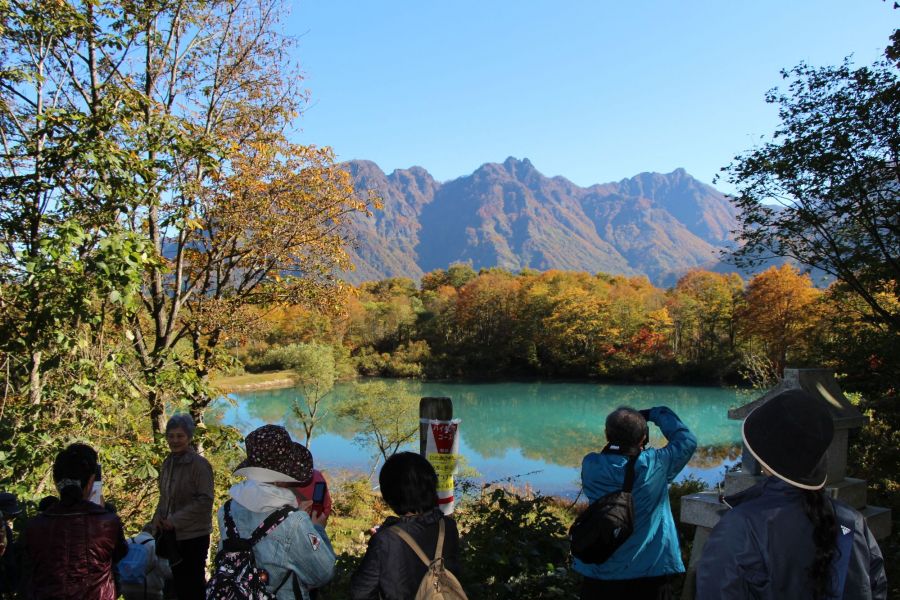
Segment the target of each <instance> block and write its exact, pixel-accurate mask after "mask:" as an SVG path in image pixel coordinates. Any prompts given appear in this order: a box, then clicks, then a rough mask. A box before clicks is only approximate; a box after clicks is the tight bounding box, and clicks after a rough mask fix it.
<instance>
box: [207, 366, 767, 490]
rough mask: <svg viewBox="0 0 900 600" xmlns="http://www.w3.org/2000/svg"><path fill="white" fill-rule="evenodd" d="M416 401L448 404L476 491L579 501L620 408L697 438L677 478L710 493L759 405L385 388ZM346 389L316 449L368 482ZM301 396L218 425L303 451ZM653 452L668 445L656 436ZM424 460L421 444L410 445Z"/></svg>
mask: <svg viewBox="0 0 900 600" xmlns="http://www.w3.org/2000/svg"><path fill="white" fill-rule="evenodd" d="M383 381H386V382H387V383H388V384H389V385H391V386H397V387H398V389H403V390H405V391H407V392H409V393H412V394H414V395H416V396H419V397H421V396H447V397H450V398H451V399H452V400H453V414H454V417H456V418H459V419H461V420H462V423H461V424H460V433H461V439H460V451H461V453H462V455H463V456H464V460H465V464H466V465H467V466H468V467H470V472H471V469H474V471H475V472H477V477H476V478H477V479H478V480H479V481H491V482H493V481H498V482H499V481H502V480H509V481H510V482H511V483H513V484H514V485H517V486H525V485H528V486H530V487H532V488H533V489H535V490H540V491H541V492H543V493H546V494H555V495H560V496H564V497H574V496H575V495H577V494H578V491H579V488H580V484H579V475H580V467H581V459H582V457H583V456H584V455H585V454H586V453H587V452H591V451H595V450H599V449H600V448H602V447H603V445H604V444H605V436H604V433H603V425H604V420H605V419H606V415H607V414H608V413H609V412H610V411H612V410H613V409H615V408H616V407H618V406H622V405H625V406H631V407H634V408H638V409H640V408H647V407H651V406H660V405H666V406H669V407H670V408H671V409H672V410H674V411H675V412H676V413H678V415H679V416H680V417H681V419H682V420H683V421H684V422H685V423H686V424H687V425H688V427H690V429H691V430H692V431H694V432H695V433H696V434H697V437H698V439H699V443H700V447H699V448H698V450H697V452H696V453H695V455H694V457H693V458H692V459H691V462H690V463H689V464H688V466H687V468H685V470H684V471H683V472H682V474H681V475H680V476H679V478H684V477H686V476H689V475H692V476H694V477H698V478H700V479H703V480H704V481H706V482H707V483H709V484H710V485H713V484H715V483H716V482H717V481H720V480H721V479H722V478H723V476H724V470H725V467H726V466H728V465H730V464H732V463H733V462H734V461H735V460H737V459H738V458H739V455H740V435H741V433H740V422H738V421H730V420H728V416H727V412H728V409H729V408H732V407H735V406H740V405H742V404H745V403H747V402H749V401H750V400H752V399H753V396H750V395H747V393H746V392H742V391H738V390H734V389H724V388H709V387H683V386H641V385H605V384H593V383H547V382H541V383H474V384H473V383H444V382H441V383H422V382H413V381H404V380H383ZM350 389H351V388H350V386H349V385H342V384H339V385H337V386H336V387H335V389H334V390H333V391H332V393H331V394H329V396H328V397H327V398H326V399H325V400H323V404H322V406H323V407H324V409H325V410H326V411H327V414H326V416H325V417H324V419H323V421H322V422H321V423H320V424H318V425H317V426H316V429H315V430H314V432H313V438H312V443H311V445H310V449H311V450H312V452H313V455H314V457H315V463H316V467H317V468H318V469H320V470H323V471H330V470H332V471H336V470H351V471H360V472H366V473H368V472H369V471H370V469H371V467H372V464H373V455H372V451H371V450H369V449H366V448H362V447H360V446H358V445H356V444H355V443H354V441H353V437H354V433H355V432H354V430H353V425H352V423H349V422H342V420H341V419H339V418H336V417H335V416H334V414H333V413H334V411H333V410H330V408H333V407H334V406H335V405H336V404H337V403H340V402H341V400H342V399H343V398H345V397H346V394H347V393H348V392H349V391H350ZM298 394H299V392H298V391H297V390H295V389H279V390H265V391H255V392H243V393H240V394H232V395H231V397H230V398H231V402H230V403H229V402H225V401H222V402H220V403H219V404H218V405H216V412H217V413H218V418H220V419H221V420H222V422H224V423H226V424H229V425H234V426H235V427H237V428H238V429H239V430H241V431H242V432H243V433H247V432H249V431H251V430H253V429H255V428H256V427H259V426H260V425H263V424H265V423H277V424H281V425H284V426H285V427H287V428H288V430H289V431H291V433H292V435H293V436H294V438H295V439H296V440H298V441H301V442H302V441H303V440H304V439H305V434H304V433H303V428H302V426H301V425H300V423H299V422H298V421H297V419H296V417H295V416H294V415H293V413H292V412H291V405H292V401H293V399H294V398H296V397H298ZM650 439H651V445H655V446H661V445H664V443H665V440H664V438H663V437H662V434H661V433H660V431H659V430H658V429H656V427H655V426H651V433H650ZM410 449H415V450H418V439H416V441H415V442H414V444H411V445H410Z"/></svg>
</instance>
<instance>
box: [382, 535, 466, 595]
mask: <svg viewBox="0 0 900 600" xmlns="http://www.w3.org/2000/svg"><path fill="white" fill-rule="evenodd" d="M388 531H393V532H394V533H396V534H397V535H399V536H400V539H402V540H403V541H404V542H406V544H407V545H408V546H409V547H410V548H412V550H413V552H415V553H416V556H418V557H419V558H420V559H422V562H423V563H425V565H426V566H427V567H428V571H426V572H425V577H423V578H422V583H420V584H419V590H418V591H417V592H416V598H415V600H468V598H467V597H466V593H465V592H464V591H463V588H462V585H460V583H459V580H458V579H456V577H455V576H454V575H453V573H451V572H450V571H448V570H447V569H445V568H444V558H443V557H442V556H441V553H442V552H443V550H444V519H441V520H440V528H439V529H438V539H437V548H435V550H434V558H433V559H429V558H428V556H427V555H426V554H425V553H424V552H422V548H420V547H419V545H418V544H417V543H416V541H415V540H414V539H412V537H411V536H410V535H409V534H408V533H406V532H405V531H403V530H402V529H400V528H399V527H391V528H389V529H388Z"/></svg>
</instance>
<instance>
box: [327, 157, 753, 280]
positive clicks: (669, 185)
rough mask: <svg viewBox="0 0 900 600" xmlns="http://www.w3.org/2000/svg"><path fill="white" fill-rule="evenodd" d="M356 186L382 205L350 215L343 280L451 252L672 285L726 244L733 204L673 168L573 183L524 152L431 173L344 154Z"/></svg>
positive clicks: (501, 263)
mask: <svg viewBox="0 0 900 600" xmlns="http://www.w3.org/2000/svg"><path fill="white" fill-rule="evenodd" d="M344 168H345V169H346V170H347V171H348V173H350V176H351V178H352V179H353V184H354V187H355V188H356V190H357V192H358V193H363V194H368V193H374V194H376V195H377V196H379V197H380V198H381V199H382V201H383V203H384V209H383V210H382V211H378V212H377V213H376V214H375V216H374V217H372V218H365V217H363V216H362V215H359V216H357V217H356V218H354V219H353V221H352V222H353V230H354V232H355V237H356V240H357V243H356V246H355V248H354V251H353V254H354V256H353V259H354V263H355V265H356V267H357V269H356V271H354V272H352V273H350V274H348V279H349V280H350V281H352V282H357V283H358V282H361V281H370V280H374V279H381V278H384V277H410V278H413V279H419V278H421V276H422V274H423V273H425V272H428V271H432V270H434V269H439V268H446V267H447V266H448V265H450V264H451V263H454V262H463V263H469V264H471V265H472V267H473V268H474V269H476V270H478V269H481V268H491V267H501V268H504V269H509V270H512V271H520V270H522V269H539V270H546V269H564V270H575V271H588V272H600V271H603V272H608V273H621V274H625V275H646V276H647V277H649V278H650V279H651V280H652V281H653V282H654V283H657V284H671V283H673V282H674V281H675V280H676V279H677V277H678V276H680V275H681V274H683V273H684V272H686V271H688V270H689V269H691V268H695V267H700V266H712V265H714V264H715V263H716V261H717V260H718V257H719V251H720V250H721V249H722V248H726V247H730V246H732V245H733V240H732V236H731V231H732V230H734V229H735V228H736V226H737V214H736V211H735V208H734V207H733V206H732V205H731V203H730V202H729V201H728V199H727V198H726V197H725V196H724V195H723V194H722V193H720V192H719V191H717V190H716V189H715V188H713V187H711V186H709V185H706V184H704V183H701V182H700V181H698V180H696V179H694V178H693V177H691V176H690V175H689V174H687V173H686V172H685V171H684V170H683V169H677V170H675V171H673V172H672V173H668V174H660V173H642V174H640V175H637V176H635V177H633V178H630V179H623V180H622V181H619V182H616V183H607V184H602V185H593V186H591V187H588V188H583V187H580V186H578V185H576V184H574V183H572V182H571V181H569V180H567V179H565V178H564V177H546V176H545V175H543V174H542V173H541V172H540V171H538V170H537V169H536V168H535V167H534V165H532V164H531V162H530V161H529V160H528V159H523V160H518V159H515V158H512V157H510V158H508V159H506V160H505V161H504V162H503V163H488V164H485V165H482V166H481V167H479V168H478V169H477V170H476V171H475V172H474V173H472V174H471V175H467V176H465V177H459V178H457V179H454V180H452V181H448V182H444V183H441V182H438V181H436V180H435V179H434V178H433V177H432V176H431V175H430V174H429V173H428V172H427V171H426V170H425V169H423V168H421V167H412V168H411V169H398V170H395V171H394V172H392V173H390V174H385V173H383V172H382V171H381V169H380V168H378V166H377V165H375V163H372V162H370V161H350V162H348V163H345V164H344Z"/></svg>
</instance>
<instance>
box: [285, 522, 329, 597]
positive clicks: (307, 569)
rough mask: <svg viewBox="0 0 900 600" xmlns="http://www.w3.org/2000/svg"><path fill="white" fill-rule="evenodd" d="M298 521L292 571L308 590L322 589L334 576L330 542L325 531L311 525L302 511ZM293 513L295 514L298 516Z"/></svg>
mask: <svg viewBox="0 0 900 600" xmlns="http://www.w3.org/2000/svg"><path fill="white" fill-rule="evenodd" d="M298 513H302V514H301V518H300V519H299V524H300V525H299V530H300V531H299V534H298V536H297V538H298V544H297V545H298V547H299V548H298V552H297V554H295V559H296V560H295V561H294V565H293V568H294V571H295V572H296V573H297V575H298V576H299V577H300V581H301V582H303V585H305V586H306V587H308V588H317V587H322V586H323V585H325V584H326V583H328V582H329V581H331V577H332V576H333V575H334V563H335V556H334V550H333V549H332V547H331V540H329V539H328V534H327V533H325V529H324V528H322V527H321V526H319V525H313V523H312V521H311V520H310V519H309V516H307V515H306V513H305V512H304V511H298ZM298 513H295V514H298Z"/></svg>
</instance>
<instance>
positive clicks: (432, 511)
mask: <svg viewBox="0 0 900 600" xmlns="http://www.w3.org/2000/svg"><path fill="white" fill-rule="evenodd" d="M378 483H379V484H380V486H381V495H382V497H383V498H384V501H385V502H387V504H388V506H390V507H391V510H393V511H394V512H395V513H396V514H397V516H396V517H388V518H387V519H386V520H385V521H384V523H383V524H382V525H381V527H380V528H378V531H377V532H376V533H375V535H373V536H372V539H371V540H369V547H368V548H367V549H366V555H365V557H363V560H362V563H361V564H360V566H359V568H358V569H357V570H356V572H355V573H354V574H353V579H352V580H351V584H350V596H351V598H352V599H353V600H369V599H377V598H381V599H383V600H411V599H412V598H414V597H415V595H416V590H417V589H418V587H419V584H420V583H421V581H422V578H423V577H424V576H425V571H426V567H425V564H424V563H423V562H422V561H421V560H420V559H419V557H417V556H416V555H415V554H414V552H413V550H411V549H410V548H409V546H407V545H406V543H405V542H404V541H403V540H402V539H401V538H400V536H398V535H395V534H393V533H392V532H391V531H390V529H391V528H393V527H397V528H400V529H402V530H404V531H405V532H406V533H408V534H409V535H410V536H412V538H413V539H414V540H415V541H416V543H417V544H418V545H419V546H420V547H421V548H422V550H423V551H424V552H425V553H426V554H428V555H429V556H434V555H435V550H436V549H437V548H436V546H437V538H438V528H439V524H440V522H441V520H443V521H444V527H445V539H444V548H443V556H444V566H445V568H446V569H447V570H448V571H450V572H451V573H453V574H454V575H457V576H458V575H459V532H458V530H457V529H456V522H455V521H454V520H453V519H452V518H451V517H446V516H444V515H443V513H441V510H440V509H439V508H438V507H437V506H438V499H437V474H436V473H435V472H434V468H433V467H432V466H431V463H429V462H428V461H427V460H425V458H423V457H421V456H419V455H418V454H413V453H412V452H400V453H398V454H395V455H393V456H392V457H390V458H389V459H387V461H385V463H384V466H383V467H382V468H381V474H380V475H379V476H378Z"/></svg>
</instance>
